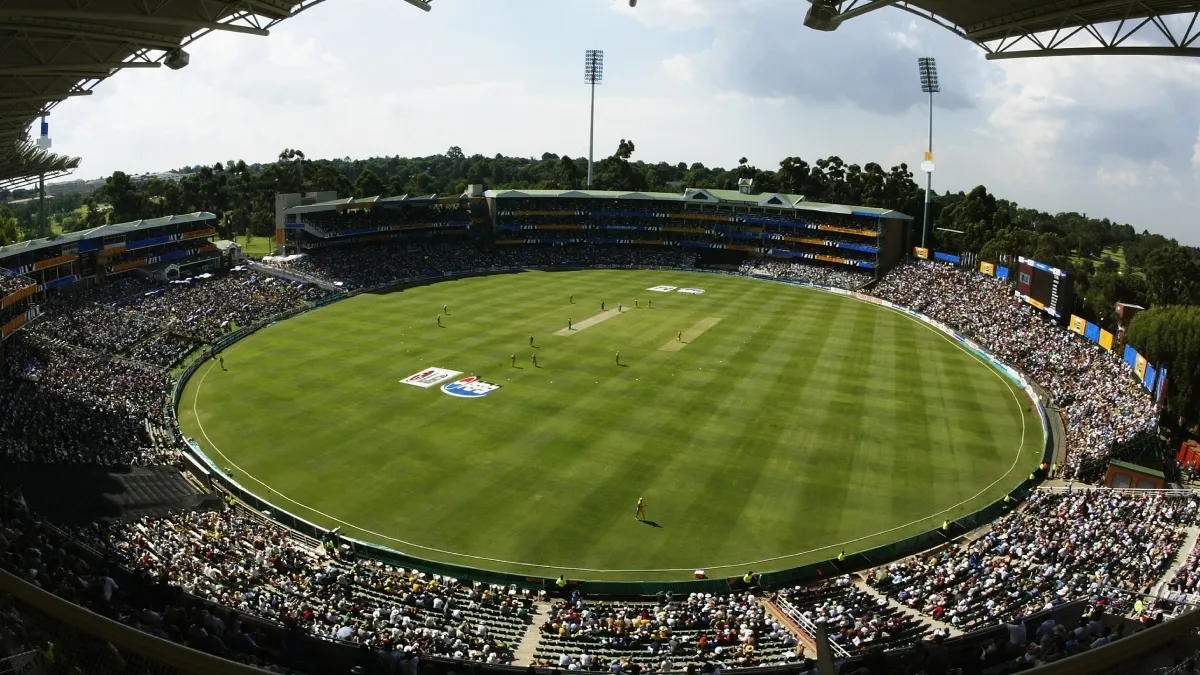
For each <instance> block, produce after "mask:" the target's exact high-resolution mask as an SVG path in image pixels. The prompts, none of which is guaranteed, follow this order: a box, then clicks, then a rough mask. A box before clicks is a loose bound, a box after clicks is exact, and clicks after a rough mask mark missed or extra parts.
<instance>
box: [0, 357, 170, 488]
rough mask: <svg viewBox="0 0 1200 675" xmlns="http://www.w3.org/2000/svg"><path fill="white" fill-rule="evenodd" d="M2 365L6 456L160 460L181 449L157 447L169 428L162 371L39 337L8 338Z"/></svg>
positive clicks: (1, 457)
mask: <svg viewBox="0 0 1200 675" xmlns="http://www.w3.org/2000/svg"><path fill="white" fill-rule="evenodd" d="M6 347H7V348H8V355H7V361H6V362H5V363H4V364H3V366H0V461H5V462H51V463H59V464H104V465H114V466H120V465H131V464H139V465H145V464H160V463H169V462H170V461H172V460H173V458H174V452H173V451H172V450H170V449H169V448H162V447H160V446H159V445H156V444H155V443H154V441H153V438H152V437H151V433H150V427H151V426H157V427H158V428H160V429H161V428H164V427H165V424H166V421H165V419H164V417H163V405H164V403H165V402H166V396H167V385H168V378H167V374H166V373H165V372H163V371H162V370H160V369H158V368H151V367H148V366H144V365H142V364H137V363H131V362H127V361H119V360H115V359H112V358H109V357H107V356H104V355H100V354H96V353H94V352H91V351H87V350H82V349H79V348H77V347H73V346H69V345H66V344H63V343H61V342H54V341H50V340H47V339H45V338H41V337H38V336H34V335H20V334H19V335H17V336H16V337H14V338H11V339H9V340H8V341H7V343H6Z"/></svg>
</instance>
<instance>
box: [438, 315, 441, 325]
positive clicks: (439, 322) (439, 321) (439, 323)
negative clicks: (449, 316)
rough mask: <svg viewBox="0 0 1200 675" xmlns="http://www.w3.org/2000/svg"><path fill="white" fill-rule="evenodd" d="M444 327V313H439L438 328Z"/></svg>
mask: <svg viewBox="0 0 1200 675" xmlns="http://www.w3.org/2000/svg"><path fill="white" fill-rule="evenodd" d="M441 327H442V315H441V314H438V328H441Z"/></svg>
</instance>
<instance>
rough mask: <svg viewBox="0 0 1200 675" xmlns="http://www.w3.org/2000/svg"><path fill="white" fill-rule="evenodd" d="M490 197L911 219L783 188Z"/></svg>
mask: <svg viewBox="0 0 1200 675" xmlns="http://www.w3.org/2000/svg"><path fill="white" fill-rule="evenodd" d="M483 194H484V196H485V197H487V198H489V199H520V198H526V199H528V198H531V197H536V198H543V199H544V198H554V199H613V200H619V199H656V200H660V201H684V202H689V203H694V204H704V203H709V204H737V205H739V206H753V207H763V208H771V209H782V210H794V211H819V212H821V213H839V214H842V215H847V216H864V217H868V218H892V219H897V220H912V216H909V215H906V214H903V213H901V212H899V211H893V210H891V209H880V208H876V207H873V206H846V205H844V204H825V203H822V202H810V201H805V199H804V197H803V196H802V195H789V194H784V193H782V192H768V193H762V194H752V195H751V194H745V193H742V192H739V191H737V190H714V189H708V188H688V189H686V190H684V191H683V192H682V193H678V192H621V191H619V190H499V191H496V190H488V191H487V192H484V193H483Z"/></svg>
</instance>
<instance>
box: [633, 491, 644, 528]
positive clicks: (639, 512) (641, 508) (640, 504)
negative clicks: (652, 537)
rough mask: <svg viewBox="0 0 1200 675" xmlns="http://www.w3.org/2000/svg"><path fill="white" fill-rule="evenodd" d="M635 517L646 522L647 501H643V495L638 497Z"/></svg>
mask: <svg viewBox="0 0 1200 675" xmlns="http://www.w3.org/2000/svg"><path fill="white" fill-rule="evenodd" d="M633 519H634V520H640V521H642V522H646V502H644V501H642V498H641V497H638V503H637V511H634V513H633Z"/></svg>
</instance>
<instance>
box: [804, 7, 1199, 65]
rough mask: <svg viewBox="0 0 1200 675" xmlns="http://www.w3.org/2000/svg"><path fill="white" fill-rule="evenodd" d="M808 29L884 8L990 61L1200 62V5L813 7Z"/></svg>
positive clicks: (827, 28) (829, 26)
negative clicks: (944, 33) (1112, 58)
mask: <svg viewBox="0 0 1200 675" xmlns="http://www.w3.org/2000/svg"><path fill="white" fill-rule="evenodd" d="M809 2H810V3H812V7H810V8H809V10H808V16H807V17H806V18H805V20H804V25H806V26H808V27H809V28H814V29H816V30H825V31H831V30H836V29H837V27H838V26H839V25H841V23H842V22H843V21H847V20H849V19H852V18H854V17H856V16H861V15H863V14H866V13H868V12H872V11H875V10H877V9H881V8H884V7H895V8H897V9H902V10H904V11H906V12H910V13H912V14H915V15H917V16H920V17H922V18H925V19H927V20H929V21H932V22H934V23H937V24H939V25H941V26H943V27H944V28H947V29H949V30H951V31H953V32H954V33H956V34H957V35H959V36H960V37H962V38H964V39H967V40H970V41H971V42H974V43H975V44H977V45H979V46H980V47H982V48H983V49H984V51H986V52H987V58H988V59H1011V58H1028V57H1034V56H1068V55H1082V56H1086V55H1098V54H1152V55H1161V56H1200V41H1198V40H1197V38H1198V37H1200V2H1196V0H970V1H969V2H968V1H966V0H809Z"/></svg>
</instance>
